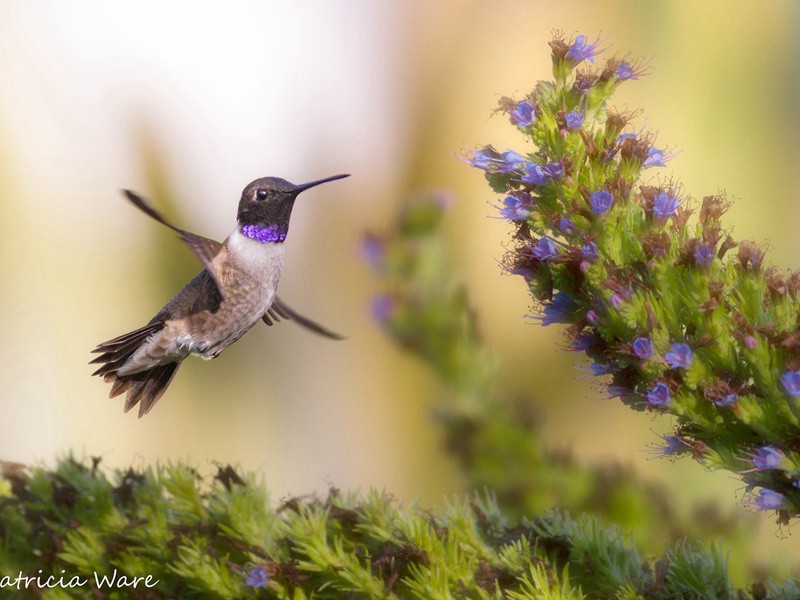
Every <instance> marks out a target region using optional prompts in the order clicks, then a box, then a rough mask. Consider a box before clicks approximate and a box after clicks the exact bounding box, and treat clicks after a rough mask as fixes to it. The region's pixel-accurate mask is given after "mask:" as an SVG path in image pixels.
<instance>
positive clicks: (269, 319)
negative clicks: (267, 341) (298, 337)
mask: <svg viewBox="0 0 800 600" xmlns="http://www.w3.org/2000/svg"><path fill="white" fill-rule="evenodd" d="M281 318H284V319H287V320H291V321H294V322H295V323H297V324H298V325H302V326H303V327H305V328H306V329H308V330H310V331H313V332H314V333H316V334H318V335H321V336H323V337H326V338H330V339H332V340H343V339H344V337H342V336H341V335H339V334H338V333H334V332H332V331H331V330H329V329H326V328H325V327H323V326H322V325H320V324H319V323H316V322H315V321H312V320H311V319H309V318H308V317H304V316H303V315H301V314H299V313H297V312H295V311H294V310H292V309H291V308H289V307H288V306H286V304H284V302H283V301H281V299H280V298H278V297H277V296H276V297H275V300H273V302H272V306H270V307H269V309H268V310H267V312H266V314H264V316H263V317H261V319H262V320H263V321H264V323H266V324H267V325H269V326H272V324H273V322H275V323H278V322H280V320H281Z"/></svg>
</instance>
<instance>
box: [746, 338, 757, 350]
mask: <svg viewBox="0 0 800 600" xmlns="http://www.w3.org/2000/svg"><path fill="white" fill-rule="evenodd" d="M744 345H745V346H747V347H748V348H750V350H753V349H755V348H756V346H758V342H757V341H756V338H754V337H753V336H752V335H748V336H747V337H746V338H744Z"/></svg>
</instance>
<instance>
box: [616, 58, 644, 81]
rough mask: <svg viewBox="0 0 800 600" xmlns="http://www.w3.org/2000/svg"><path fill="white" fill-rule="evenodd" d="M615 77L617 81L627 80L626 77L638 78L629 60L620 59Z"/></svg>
mask: <svg viewBox="0 0 800 600" xmlns="http://www.w3.org/2000/svg"><path fill="white" fill-rule="evenodd" d="M616 75H617V79H618V80H619V81H627V80H628V79H639V78H638V77H637V76H636V73H634V71H633V67H632V66H631V64H630V63H629V62H626V61H624V60H623V61H622V62H621V63H620V64H619V66H618V67H617V73H616Z"/></svg>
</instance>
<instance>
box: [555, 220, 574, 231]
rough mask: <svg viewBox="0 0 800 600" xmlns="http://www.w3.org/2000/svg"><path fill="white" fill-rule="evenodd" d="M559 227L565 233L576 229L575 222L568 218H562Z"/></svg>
mask: <svg viewBox="0 0 800 600" xmlns="http://www.w3.org/2000/svg"><path fill="white" fill-rule="evenodd" d="M558 228H559V229H560V230H561V231H563V232H564V233H573V232H574V231H575V223H573V222H572V221H571V220H569V219H567V218H562V219H561V220H560V221H559V222H558Z"/></svg>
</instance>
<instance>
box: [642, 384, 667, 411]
mask: <svg viewBox="0 0 800 600" xmlns="http://www.w3.org/2000/svg"><path fill="white" fill-rule="evenodd" d="M669 400H670V393H669V388H668V387H667V386H666V384H664V383H661V382H660V381H659V382H658V383H657V384H655V386H653V389H651V390H650V391H649V392H647V401H648V402H649V403H650V404H652V405H653V406H665V405H667V404H669Z"/></svg>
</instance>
